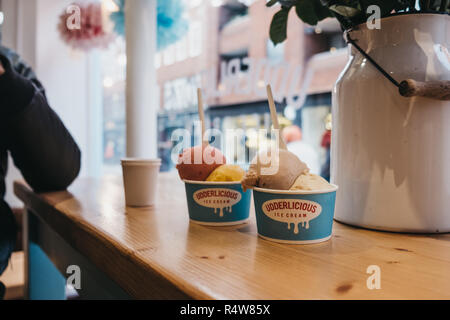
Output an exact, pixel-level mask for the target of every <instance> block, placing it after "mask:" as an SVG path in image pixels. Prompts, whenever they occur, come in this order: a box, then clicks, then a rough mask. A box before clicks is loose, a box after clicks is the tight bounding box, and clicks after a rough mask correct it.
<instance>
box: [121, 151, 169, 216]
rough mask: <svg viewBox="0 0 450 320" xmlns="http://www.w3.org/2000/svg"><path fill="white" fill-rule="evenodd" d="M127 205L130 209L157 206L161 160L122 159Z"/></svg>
mask: <svg viewBox="0 0 450 320" xmlns="http://www.w3.org/2000/svg"><path fill="white" fill-rule="evenodd" d="M121 162H122V173H123V186H124V189H125V203H126V205H127V206H130V207H148V206H153V205H154V204H155V197H156V188H157V182H158V173H159V168H160V167H161V159H134V158H126V159H122V160H121Z"/></svg>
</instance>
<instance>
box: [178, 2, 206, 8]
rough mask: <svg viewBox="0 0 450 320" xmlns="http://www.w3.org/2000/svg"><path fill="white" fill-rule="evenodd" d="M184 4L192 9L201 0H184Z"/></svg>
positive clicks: (199, 3)
mask: <svg viewBox="0 0 450 320" xmlns="http://www.w3.org/2000/svg"><path fill="white" fill-rule="evenodd" d="M183 2H184V5H185V6H187V7H188V8H190V9H192V8H195V7H198V6H199V5H201V4H202V2H203V0H184V1H183Z"/></svg>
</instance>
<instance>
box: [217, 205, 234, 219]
mask: <svg viewBox="0 0 450 320" xmlns="http://www.w3.org/2000/svg"><path fill="white" fill-rule="evenodd" d="M232 208H233V206H227V207H218V208H214V214H217V211H219V213H220V214H219V216H220V217H223V212H224V211H225V210H228V212H229V213H231V212H232Z"/></svg>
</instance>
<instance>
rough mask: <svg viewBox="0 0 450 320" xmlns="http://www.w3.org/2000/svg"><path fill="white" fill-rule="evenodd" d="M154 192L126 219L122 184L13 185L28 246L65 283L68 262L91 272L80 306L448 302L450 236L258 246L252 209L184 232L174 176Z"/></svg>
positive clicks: (358, 233) (344, 237) (338, 233)
mask: <svg viewBox="0 0 450 320" xmlns="http://www.w3.org/2000/svg"><path fill="white" fill-rule="evenodd" d="M158 190H159V191H158V203H157V205H156V207H155V208H153V209H133V208H126V207H125V206H124V199H123V198H124V197H123V189H122V182H121V178H120V177H104V178H102V179H99V180H96V179H79V180H78V181H77V182H75V183H74V185H73V186H72V187H70V188H69V191H68V192H55V193H46V194H35V193H33V192H32V191H31V190H30V189H29V188H28V187H27V186H26V185H25V184H24V183H21V182H16V183H15V193H16V195H17V196H18V197H19V198H20V199H22V201H24V203H25V205H26V207H27V208H28V210H29V212H30V214H32V215H35V216H36V217H37V222H36V221H35V223H40V224H42V226H41V227H40V228H39V230H40V231H34V234H35V236H34V237H33V240H32V241H34V242H36V243H37V244H38V245H39V246H41V247H42V250H43V251H44V252H45V254H46V255H47V257H48V258H49V259H50V260H51V262H52V263H53V264H54V265H55V266H56V267H57V269H58V270H59V271H60V272H61V273H62V274H64V272H65V270H66V269H67V266H68V265H71V264H76V263H74V262H79V263H80V264H83V262H86V263H88V264H89V265H90V267H89V266H88V267H85V269H87V271H86V270H84V269H83V267H81V270H82V276H89V277H90V278H89V279H90V280H89V281H84V282H83V284H84V286H83V287H82V290H80V294H81V295H82V296H83V290H85V289H84V288H86V290H87V291H89V290H88V289H89V287H90V285H92V284H93V283H96V284H97V285H98V286H104V287H105V288H112V287H113V286H115V285H117V287H118V289H117V290H116V289H115V288H113V289H108V290H109V292H110V296H109V297H113V298H117V297H125V296H127V295H128V296H130V297H132V298H162V299H165V298H194V299H422V298H425V299H442V298H450V235H402V234H394V233H385V232H376V231H368V230H363V229H357V228H353V227H349V226H345V225H342V224H339V223H335V224H334V236H333V238H332V239H331V240H330V241H327V242H325V243H321V244H313V245H282V244H277V243H272V242H268V241H266V240H263V239H261V238H258V237H257V233H256V222H255V219H254V213H253V209H252V213H251V219H250V222H249V223H248V224H244V225H240V226H235V227H220V228H218V227H204V226H199V225H196V224H193V223H189V219H188V213H187V205H186V199H185V192H184V185H183V183H182V182H181V181H180V180H179V179H178V177H177V176H176V175H175V174H173V173H172V174H161V176H160V180H159V188H158ZM30 214H28V219H30V217H29V216H30ZM28 226H29V227H30V221H28ZM32 227H33V226H31V227H30V228H32ZM30 232H31V231H30V230H29V231H28V234H30ZM53 232H54V233H55V235H54V236H50V235H49V234H51V233H53ZM36 234H37V235H36ZM58 239H60V240H58ZM60 243H65V244H64V245H66V248H65V249H64V247H62V248H59V247H60V245H59V244H60ZM72 249H73V252H72V251H71V250H72ZM71 259H73V260H71ZM29 263H30V266H29V271H28V275H29V276H30V273H31V271H30V270H31V269H32V268H33V265H32V261H31V262H29ZM370 265H377V266H379V267H380V270H381V289H379V290H377V289H373V290H369V289H368V288H367V284H366V283H367V279H368V277H369V276H370V274H368V273H367V268H368V267H369V266H370ZM94 269H95V270H94ZM90 270H94V271H93V272H91V271H90ZM83 271H85V272H84V273H83ZM100 278H102V279H100ZM103 278H104V279H103ZM105 279H106V280H105ZM44 280H45V279H44ZM108 281H112V282H113V285H112V286H111V285H110V284H109V283H108ZM41 283H42V282H41ZM44 283H46V282H44ZM41 285H42V284H41ZM108 290H106V291H108ZM120 290H123V292H124V295H123V296H122V295H121V294H119V295H117V294H116V292H117V291H120ZM106 291H105V292H106ZM92 292H97V297H99V295H100V297H102V296H101V294H99V293H98V292H99V291H92ZM85 296H88V294H87V293H86V295H85ZM94 296H95V295H94Z"/></svg>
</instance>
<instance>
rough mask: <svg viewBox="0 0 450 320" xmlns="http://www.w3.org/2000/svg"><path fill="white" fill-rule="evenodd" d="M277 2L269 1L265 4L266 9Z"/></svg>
mask: <svg viewBox="0 0 450 320" xmlns="http://www.w3.org/2000/svg"><path fill="white" fill-rule="evenodd" d="M277 2H278V0H270V1H269V2H267V3H266V6H267V7H271V6H273V5H274V4H275V3H277Z"/></svg>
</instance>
